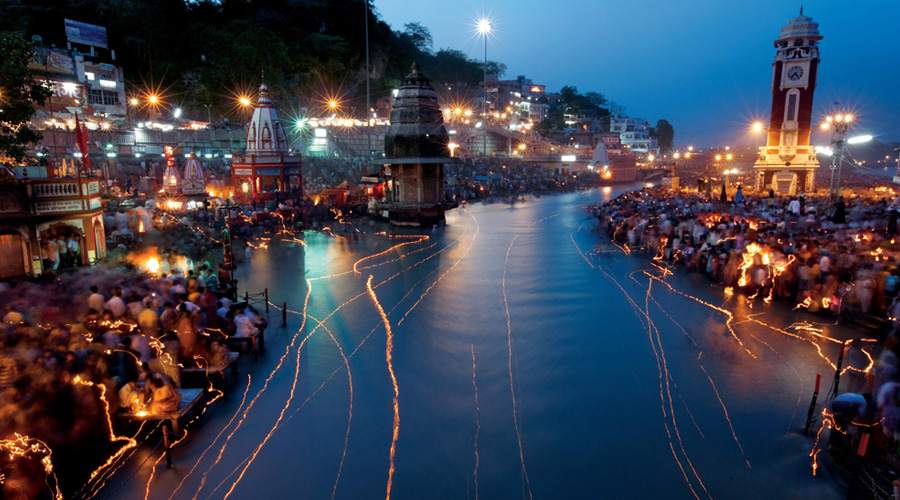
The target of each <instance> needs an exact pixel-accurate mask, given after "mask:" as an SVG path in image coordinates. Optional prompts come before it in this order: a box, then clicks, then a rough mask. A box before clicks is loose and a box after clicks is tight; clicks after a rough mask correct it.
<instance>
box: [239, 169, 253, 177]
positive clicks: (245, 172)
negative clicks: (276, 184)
mask: <svg viewBox="0 0 900 500" xmlns="http://www.w3.org/2000/svg"><path fill="white" fill-rule="evenodd" d="M234 175H253V169H252V168H235V169H234Z"/></svg>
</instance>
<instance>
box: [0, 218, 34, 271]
mask: <svg viewBox="0 0 900 500" xmlns="http://www.w3.org/2000/svg"><path fill="white" fill-rule="evenodd" d="M26 251H27V249H26V247H25V238H23V237H22V235H21V234H19V232H18V231H14V230H9V229H6V230H0V279H5V278H12V277H14V276H22V275H23V274H25V273H27V272H28V268H27V267H26V266H25V253H26Z"/></svg>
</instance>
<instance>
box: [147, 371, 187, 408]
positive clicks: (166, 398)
mask: <svg viewBox="0 0 900 500" xmlns="http://www.w3.org/2000/svg"><path fill="white" fill-rule="evenodd" d="M150 384H151V385H152V387H153V399H152V400H151V401H150V413H151V414H154V415H164V414H166V413H174V412H176V411H178V404H179V403H181V395H180V394H178V391H176V390H175V388H173V387H172V386H171V385H169V384H167V383H166V382H165V381H163V379H162V378H160V377H153V379H152V380H151V381H150Z"/></svg>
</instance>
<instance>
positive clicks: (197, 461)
mask: <svg viewBox="0 0 900 500" xmlns="http://www.w3.org/2000/svg"><path fill="white" fill-rule="evenodd" d="M250 381H251V379H250V374H249V373H248V374H247V387H245V388H244V396H243V397H242V398H241V404H240V405H238V408H237V410H235V412H234V415H232V416H231V420H229V421H228V423H227V424H225V425H224V426H223V427H222V430H221V431H219V434H217V435H216V437H215V438H214V439H213V440H212V443H210V445H209V446H207V447H206V449H205V450H203V453H201V454H200V457H198V458H197V460H196V461H195V462H194V466H193V467H191V470H189V471H188V473H187V474H185V475H184V477H182V478H181V482H180V483H178V486H177V487H176V488H175V490H174V491H173V492H172V494H171V495H169V500H172V499H173V498H174V497H175V494H176V493H178V490H180V489H181V487H182V486H183V485H184V482H185V481H186V480H187V478H188V477H190V476H191V474H193V473H194V470H195V469H196V468H197V466H198V465H200V462H201V461H202V460H203V457H204V456H206V452H208V451H209V450H211V449H212V447H213V446H215V444H216V442H218V440H219V438H220V437H222V434H224V433H225V430H226V429H228V428H229V427H231V424H232V423H234V419H235V418H237V416H238V414H239V413H240V412H241V408H243V407H244V403H245V402H246V401H247V392H249V391H250ZM204 481H206V476H204V477H203V480H202V481H201V483H200V489H202V488H203V482H204ZM198 491H199V489H198Z"/></svg>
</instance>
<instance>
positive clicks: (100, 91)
mask: <svg viewBox="0 0 900 500" xmlns="http://www.w3.org/2000/svg"><path fill="white" fill-rule="evenodd" d="M79 28H80V31H79ZM79 33H80V34H79ZM66 34H67V37H68V39H69V42H68V43H67V46H66V48H60V47H56V46H50V47H44V46H42V45H41V46H38V47H36V48H35V50H34V55H33V57H32V59H31V62H30V63H29V65H28V68H29V69H30V70H31V71H32V72H33V73H34V75H35V78H36V79H37V80H38V81H43V82H46V85H48V86H49V87H50V90H51V94H50V98H49V99H48V100H47V101H46V102H45V104H44V105H43V106H38V107H37V109H36V113H35V117H34V118H33V121H34V122H35V125H36V126H37V127H39V128H63V129H72V128H74V119H75V114H76V113H77V114H78V115H79V117H80V118H82V119H83V120H84V122H85V124H86V125H87V127H88V128H90V129H93V130H98V129H107V128H110V127H111V126H112V124H113V123H114V122H115V121H124V120H125V118H126V117H127V113H128V109H127V107H126V104H127V103H126V100H125V75H124V73H123V71H122V68H121V67H120V66H118V65H117V64H116V51H115V50H111V49H109V48H108V47H107V43H106V30H105V29H104V28H102V27H100V26H94V25H88V24H84V23H78V22H74V21H71V20H68V19H67V20H66ZM88 34H90V35H88ZM36 41H37V42H39V43H40V39H39V38H37V39H36Z"/></svg>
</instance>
